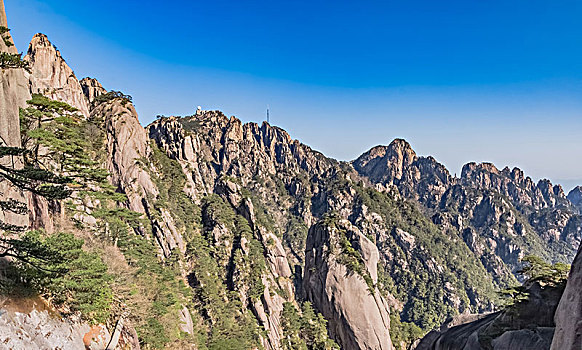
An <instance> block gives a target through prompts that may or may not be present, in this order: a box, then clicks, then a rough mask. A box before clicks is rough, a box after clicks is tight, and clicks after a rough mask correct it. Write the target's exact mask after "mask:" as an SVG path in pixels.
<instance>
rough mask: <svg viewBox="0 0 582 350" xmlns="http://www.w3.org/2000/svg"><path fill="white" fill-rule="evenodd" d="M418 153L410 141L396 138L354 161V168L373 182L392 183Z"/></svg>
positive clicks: (400, 176) (400, 175) (415, 158)
mask: <svg viewBox="0 0 582 350" xmlns="http://www.w3.org/2000/svg"><path fill="white" fill-rule="evenodd" d="M417 158H418V157H417V156H416V153H415V152H414V150H413V149H412V147H411V146H410V144H409V143H408V142H406V141H405V140H403V139H395V140H394V141H392V142H391V143H390V144H389V145H388V146H376V147H374V148H372V149H370V150H369V151H368V152H366V153H364V154H362V155H361V156H360V157H358V159H356V160H355V161H353V162H352V164H353V166H354V168H355V169H356V170H357V171H358V172H359V173H360V174H363V175H366V176H367V177H368V178H369V179H370V180H371V181H372V182H375V183H383V184H385V185H391V184H393V183H394V182H395V180H400V179H401V178H402V175H403V172H404V170H405V169H406V168H408V167H409V166H410V165H411V164H412V163H413V162H414V161H415V160H417Z"/></svg>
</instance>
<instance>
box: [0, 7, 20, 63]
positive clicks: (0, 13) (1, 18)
mask: <svg viewBox="0 0 582 350" xmlns="http://www.w3.org/2000/svg"><path fill="white" fill-rule="evenodd" d="M0 26H1V27H6V28H10V27H8V19H7V18H6V10H5V9H4V0H0ZM3 38H4V39H5V40H6V41H7V42H9V43H10V44H11V45H10V44H6V43H5V42H4V40H0V52H8V53H18V50H17V49H16V47H15V46H14V40H12V36H11V35H10V33H5V34H4V35H3Z"/></svg>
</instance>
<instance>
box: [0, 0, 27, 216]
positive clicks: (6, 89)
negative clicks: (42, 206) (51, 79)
mask: <svg viewBox="0 0 582 350" xmlns="http://www.w3.org/2000/svg"><path fill="white" fill-rule="evenodd" d="M0 26H2V27H8V22H7V19H6V13H5V11H4V1H3V0H0ZM2 38H3V39H5V40H6V42H8V43H10V45H7V44H6V43H5V41H4V40H0V52H7V53H9V54H16V53H17V52H18V51H17V49H16V47H15V46H14V42H13V40H12V37H11V35H10V33H9V32H7V33H4V34H3V35H2ZM28 99H30V93H29V91H28V73H27V72H26V71H25V70H24V69H15V68H7V69H0V146H8V147H20V119H19V113H18V110H19V108H21V107H25V106H26V101H27V100H28ZM0 164H2V165H3V166H7V167H15V168H18V167H20V166H22V164H21V161H20V159H19V158H18V157H14V156H4V157H0ZM0 196H1V197H2V199H3V200H4V199H14V200H17V201H20V202H26V199H25V197H24V196H23V194H22V193H20V192H19V191H17V190H16V189H15V188H13V187H12V186H10V185H9V184H8V183H7V181H0ZM0 222H4V223H7V224H10V225H17V226H26V225H27V224H28V217H27V216H26V215H19V214H16V213H13V212H10V211H4V210H1V209H0Z"/></svg>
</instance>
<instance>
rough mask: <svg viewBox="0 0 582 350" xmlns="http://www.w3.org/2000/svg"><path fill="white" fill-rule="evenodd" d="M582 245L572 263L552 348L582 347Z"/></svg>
mask: <svg viewBox="0 0 582 350" xmlns="http://www.w3.org/2000/svg"><path fill="white" fill-rule="evenodd" d="M581 291H582V247H581V248H580V249H578V254H577V255H576V258H575V259H574V262H573V263H572V269H571V270H570V274H569V275H568V282H567V283H566V289H565V290H564V294H563V295H562V298H561V299H560V304H559V305H558V309H557V310H556V313H555V316H554V320H555V322H556V333H555V336H554V339H553V341H552V348H551V349H552V350H578V349H580V347H582V293H580V292H581Z"/></svg>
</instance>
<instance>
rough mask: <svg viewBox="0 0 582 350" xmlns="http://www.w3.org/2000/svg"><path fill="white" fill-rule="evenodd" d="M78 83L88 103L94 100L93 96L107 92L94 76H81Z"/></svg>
mask: <svg viewBox="0 0 582 350" xmlns="http://www.w3.org/2000/svg"><path fill="white" fill-rule="evenodd" d="M79 83H80V84H81V88H82V89H83V93H84V94H85V97H86V98H87V101H89V103H90V104H91V103H93V101H95V98H97V97H99V96H101V95H103V94H106V93H107V90H105V89H104V88H103V85H101V83H100V82H99V81H98V80H97V79H95V78H88V77H87V78H83V79H81V81H80V82H79Z"/></svg>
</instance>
